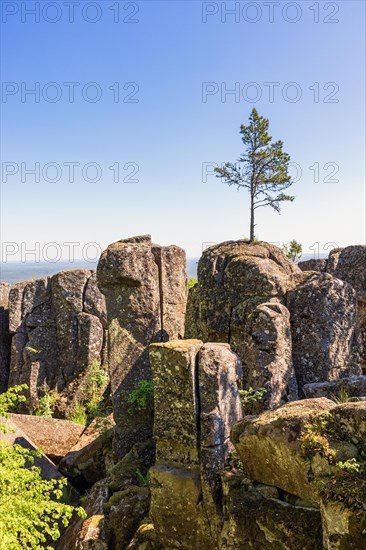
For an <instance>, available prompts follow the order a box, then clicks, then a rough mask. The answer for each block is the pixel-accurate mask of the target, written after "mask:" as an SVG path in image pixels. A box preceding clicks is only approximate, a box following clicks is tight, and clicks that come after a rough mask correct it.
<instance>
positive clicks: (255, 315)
mask: <svg viewBox="0 0 366 550" xmlns="http://www.w3.org/2000/svg"><path fill="white" fill-rule="evenodd" d="M298 278H300V279H301V278H303V274H302V272H301V270H300V269H299V268H298V267H297V266H296V265H295V264H294V263H292V262H289V261H288V259H287V258H286V256H285V255H284V254H283V252H282V251H281V250H280V249H279V248H277V247H276V246H274V245H271V244H269V243H266V242H258V243H248V242H247V241H229V242H226V243H222V244H219V245H216V246H213V247H211V248H208V249H207V250H205V252H204V253H203V255H202V257H201V259H200V261H199V264H198V285H196V286H194V287H193V288H192V289H191V290H190V293H189V300H188V307H187V319H186V337H188V338H193V337H197V338H200V339H201V340H203V341H212V342H226V343H229V344H230V345H231V348H232V349H233V351H234V352H236V353H237V354H238V355H239V357H240V359H241V361H242V364H243V381H242V383H243V387H244V388H245V389H247V390H249V389H250V388H254V390H258V389H261V388H264V389H265V390H266V393H265V398H264V400H263V402H262V403H261V407H262V408H268V407H275V406H278V405H281V404H283V403H286V402H287V401H289V400H291V399H296V398H297V386H296V379H295V373H294V369H293V365H292V357H291V335H290V322H289V312H288V311H287V309H286V306H285V296H286V293H287V291H288V290H289V289H290V288H292V287H293V286H294V284H295V283H294V281H295V280H296V281H297V279H298Z"/></svg>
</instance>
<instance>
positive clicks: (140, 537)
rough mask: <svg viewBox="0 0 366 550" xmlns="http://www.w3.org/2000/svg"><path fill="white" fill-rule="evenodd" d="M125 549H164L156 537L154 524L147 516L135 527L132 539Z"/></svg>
mask: <svg viewBox="0 0 366 550" xmlns="http://www.w3.org/2000/svg"><path fill="white" fill-rule="evenodd" d="M127 550H164V547H163V546H162V545H161V543H160V542H159V539H158V535H157V532H156V529H155V527H154V524H153V523H151V520H150V519H149V518H145V519H144V520H143V521H142V522H141V524H140V525H139V528H138V529H137V531H136V533H135V535H134V537H133V539H132V540H131V542H130V544H129V545H128V546H127Z"/></svg>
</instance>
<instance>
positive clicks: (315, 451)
mask: <svg viewBox="0 0 366 550" xmlns="http://www.w3.org/2000/svg"><path fill="white" fill-rule="evenodd" d="M349 438H350V436H349V435H348V434H347V433H346V432H345V429H344V428H343V427H342V426H341V424H340V423H339V422H337V421H336V419H334V418H333V416H332V414H331V413H329V412H327V413H324V414H321V415H320V416H318V417H317V418H316V419H315V421H314V422H313V423H312V424H307V425H306V426H305V428H304V430H303V432H302V434H301V438H300V439H301V452H302V454H303V457H304V458H305V459H307V460H309V463H310V476H311V479H310V481H311V483H312V484H313V486H314V488H315V490H316V492H317V494H318V495H319V497H320V498H321V499H322V501H323V502H324V503H331V502H336V503H338V504H341V505H343V506H344V507H346V508H348V509H349V510H352V512H353V513H354V514H355V515H356V516H357V517H358V518H359V519H361V521H363V522H364V521H366V508H365V501H366V460H365V453H364V452H363V450H362V449H361V448H358V449H356V452H357V456H356V457H352V458H348V459H346V460H340V459H339V457H338V455H339V453H337V450H339V449H342V445H343V448H345V449H346V450H347V445H348V447H354V442H353V441H348V439H349ZM317 455H318V456H321V457H323V458H325V459H326V460H327V461H328V463H329V465H330V466H331V468H330V469H329V471H327V472H326V473H319V472H317V473H314V472H313V470H312V462H313V460H314V459H315V457H316V456H317Z"/></svg>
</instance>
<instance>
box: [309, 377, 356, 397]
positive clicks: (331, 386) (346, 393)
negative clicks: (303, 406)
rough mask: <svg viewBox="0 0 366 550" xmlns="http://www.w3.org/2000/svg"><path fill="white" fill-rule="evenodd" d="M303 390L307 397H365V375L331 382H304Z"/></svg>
mask: <svg viewBox="0 0 366 550" xmlns="http://www.w3.org/2000/svg"><path fill="white" fill-rule="evenodd" d="M303 390H304V395H305V397H307V398H312V397H328V399H333V400H335V399H338V400H340V399H342V397H344V398H349V397H366V376H350V377H348V378H340V379H339V380H333V381H331V382H318V383H317V382H315V383H313V384H305V386H304V387H303Z"/></svg>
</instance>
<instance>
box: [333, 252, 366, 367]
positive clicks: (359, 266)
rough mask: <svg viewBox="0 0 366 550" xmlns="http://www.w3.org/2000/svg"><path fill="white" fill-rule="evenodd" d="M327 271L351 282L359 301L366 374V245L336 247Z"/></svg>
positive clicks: (359, 321)
mask: <svg viewBox="0 0 366 550" xmlns="http://www.w3.org/2000/svg"><path fill="white" fill-rule="evenodd" d="M327 272H328V273H331V274H332V275H334V276H335V277H337V278H338V279H341V280H342V281H346V282H347V283H349V284H350V285H351V286H352V287H353V288H354V289H355V291H356V296H357V301H358V330H359V332H360V337H361V344H362V345H361V349H360V364H361V367H362V369H363V371H364V374H366V246H363V245H357V246H347V247H346V248H335V249H334V250H332V251H331V252H330V254H329V259H328V262H327Z"/></svg>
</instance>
